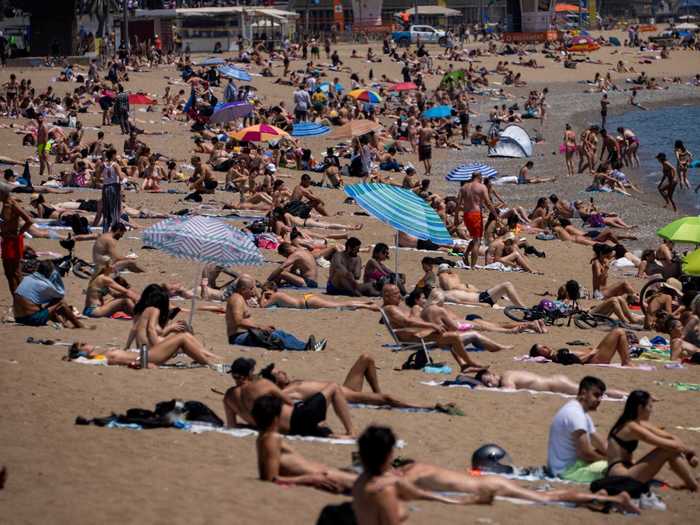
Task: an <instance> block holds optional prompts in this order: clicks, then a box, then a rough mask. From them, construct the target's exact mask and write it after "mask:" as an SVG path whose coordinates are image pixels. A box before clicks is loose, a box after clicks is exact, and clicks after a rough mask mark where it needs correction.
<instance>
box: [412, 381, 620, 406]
mask: <svg viewBox="0 0 700 525" xmlns="http://www.w3.org/2000/svg"><path fill="white" fill-rule="evenodd" d="M420 384H421V385H426V386H441V387H446V388H464V389H467V390H478V391H479V392H495V393H499V392H500V393H504V394H518V393H521V392H523V393H527V394H532V395H538V394H545V395H554V396H559V397H567V398H573V397H576V396H575V395H573V394H562V393H560V392H549V391H547V392H542V391H540V390H527V389H516V388H487V387H483V386H472V385H471V384H470V383H461V382H458V381H421V382H420ZM603 400H605V401H624V399H614V398H610V397H608V396H603Z"/></svg>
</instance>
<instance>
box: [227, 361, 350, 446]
mask: <svg viewBox="0 0 700 525" xmlns="http://www.w3.org/2000/svg"><path fill="white" fill-rule="evenodd" d="M254 370H255V359H250V358H245V357H239V358H238V359H236V360H235V361H234V362H233V364H232V365H231V375H232V376H233V380H234V381H235V383H236V385H235V386H232V387H231V388H229V389H228V390H227V391H226V394H224V411H225V413H226V426H227V427H229V428H236V427H237V426H239V424H238V416H240V417H241V419H243V421H245V422H246V423H247V424H249V425H255V419H254V418H253V415H252V413H251V411H252V409H253V404H254V403H255V400H256V399H258V398H259V397H261V396H268V395H270V396H273V397H277V398H279V399H280V400H281V401H282V402H283V405H282V409H281V414H280V421H279V429H280V431H281V432H282V433H284V434H292V435H299V436H319V437H331V436H333V433H332V432H331V430H330V429H329V428H328V427H326V426H321V423H323V422H324V421H325V420H326V412H327V409H328V404H329V403H331V404H332V405H333V410H334V411H335V413H336V415H337V416H338V419H340V421H341V423H342V424H343V426H344V427H345V432H346V434H345V435H343V436H337V435H336V436H333V437H347V436H352V435H353V434H354V429H353V426H352V420H351V418H350V407H349V406H348V402H347V400H346V399H345V395H344V394H343V390H342V388H341V387H339V386H338V385H336V384H335V383H326V385H325V386H324V387H323V389H321V390H320V391H317V392H316V393H315V394H313V395H312V396H310V397H308V398H306V399H304V400H303V401H301V402H296V403H295V401H294V399H292V397H291V396H289V395H287V394H286V393H284V392H283V391H282V390H280V388H279V387H278V386H277V385H275V384H274V383H273V382H272V381H268V380H267V379H263V378H260V377H255V376H254V375H253V371H254Z"/></svg>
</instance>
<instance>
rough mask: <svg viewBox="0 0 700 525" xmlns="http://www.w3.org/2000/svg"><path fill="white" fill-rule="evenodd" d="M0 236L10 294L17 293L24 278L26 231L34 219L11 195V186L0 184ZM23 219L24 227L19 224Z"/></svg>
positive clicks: (3, 264) (3, 263)
mask: <svg viewBox="0 0 700 525" xmlns="http://www.w3.org/2000/svg"><path fill="white" fill-rule="evenodd" d="M0 203H2V211H0V237H1V238H2V266H3V269H4V270H5V277H7V284H8V286H9V288H10V294H14V293H15V289H16V288H17V287H18V286H19V283H20V281H21V280H22V269H21V262H22V258H23V257H24V232H26V231H29V228H31V226H32V224H33V221H32V218H31V217H30V216H29V214H28V213H27V212H26V211H24V210H23V209H22V208H21V207H20V205H19V201H17V200H15V199H13V198H12V197H11V196H10V190H9V188H8V187H7V186H6V185H4V184H2V185H0ZM20 219H21V220H22V227H20V225H19V221H20Z"/></svg>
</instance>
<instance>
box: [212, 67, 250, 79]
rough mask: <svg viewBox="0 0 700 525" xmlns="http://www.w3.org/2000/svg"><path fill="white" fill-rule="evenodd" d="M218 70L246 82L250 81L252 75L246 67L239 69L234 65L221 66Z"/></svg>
mask: <svg viewBox="0 0 700 525" xmlns="http://www.w3.org/2000/svg"><path fill="white" fill-rule="evenodd" d="M217 71H218V72H219V75H221V76H224V77H231V78H233V79H235V80H242V81H244V82H250V80H251V78H252V77H251V76H250V73H248V72H247V71H246V70H245V69H239V68H237V67H233V66H220V67H219V68H218V69H217Z"/></svg>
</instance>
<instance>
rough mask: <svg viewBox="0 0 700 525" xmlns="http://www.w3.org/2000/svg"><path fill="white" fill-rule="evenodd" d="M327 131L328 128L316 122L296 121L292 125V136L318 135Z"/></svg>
mask: <svg viewBox="0 0 700 525" xmlns="http://www.w3.org/2000/svg"><path fill="white" fill-rule="evenodd" d="M329 131H330V128H328V127H327V126H323V125H322V124H317V123H316V122H297V123H296V124H294V126H293V127H292V137H318V136H319V135H325V134H326V133H328V132H329Z"/></svg>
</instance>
